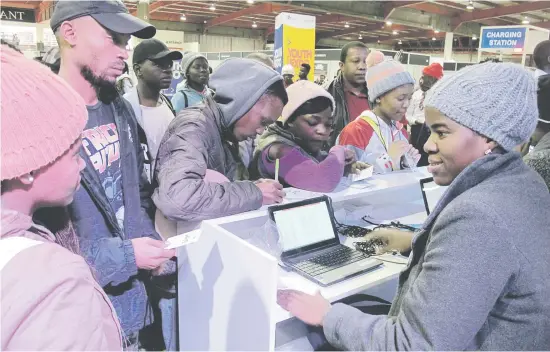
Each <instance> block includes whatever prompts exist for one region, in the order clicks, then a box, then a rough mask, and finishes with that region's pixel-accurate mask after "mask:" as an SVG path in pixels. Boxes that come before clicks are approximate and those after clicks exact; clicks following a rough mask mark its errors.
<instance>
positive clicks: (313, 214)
mask: <svg viewBox="0 0 550 352" xmlns="http://www.w3.org/2000/svg"><path fill="white" fill-rule="evenodd" d="M273 217H274V220H275V223H276V225H277V231H278V232H279V241H280V244H281V247H282V248H281V249H282V250H283V252H287V251H291V250H294V249H298V248H302V247H305V246H309V245H312V244H315V243H320V242H323V241H327V240H333V239H334V238H335V234H334V228H333V226H332V221H331V218H330V211H329V208H328V206H327V202H326V201H320V202H318V203H312V204H305V205H299V206H297V207H293V208H287V209H281V210H277V211H274V212H273Z"/></svg>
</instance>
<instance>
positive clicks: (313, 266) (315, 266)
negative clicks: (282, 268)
mask: <svg viewBox="0 0 550 352" xmlns="http://www.w3.org/2000/svg"><path fill="white" fill-rule="evenodd" d="M366 258H368V256H366V255H365V254H363V253H361V252H359V251H356V250H354V249H352V248H349V247H346V246H339V247H338V248H337V249H335V250H333V251H330V252H328V253H324V254H321V255H318V256H316V257H313V258H310V259H308V260H304V261H302V262H299V263H296V264H294V267H295V268H297V269H299V270H301V271H303V272H305V273H307V274H309V275H311V276H317V275H321V274H323V273H326V272H327V271H331V270H334V269H336V268H339V267H342V266H344V265H348V264H351V263H355V262H357V261H359V260H363V259H366Z"/></svg>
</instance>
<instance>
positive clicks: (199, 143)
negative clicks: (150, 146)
mask: <svg viewBox="0 0 550 352" xmlns="http://www.w3.org/2000/svg"><path fill="white" fill-rule="evenodd" d="M273 84H280V85H281V86H280V88H281V89H282V90H283V91H284V88H283V77H282V76H281V75H279V74H278V73H277V72H276V71H274V70H273V69H272V68H270V67H268V66H266V65H264V64H262V63H261V62H258V61H255V60H250V59H229V60H226V61H224V62H223V63H222V64H221V65H220V66H219V67H218V68H217V69H216V71H215V72H214V74H213V75H212V76H211V77H210V87H211V88H212V89H213V90H214V91H215V95H214V97H213V98H210V97H207V98H206V99H205V101H204V103H202V104H199V105H196V106H193V107H190V108H188V109H184V110H182V111H180V112H179V114H178V115H177V117H176V118H175V119H174V120H173V121H172V123H171V124H170V126H169V127H168V131H167V132H166V134H165V135H164V138H163V140H162V141H161V143H160V148H159V152H158V156H157V161H156V167H155V180H154V186H155V192H154V194H153V201H154V202H155V204H156V205H157V207H158V208H159V209H160V211H161V212H162V213H163V214H164V216H166V217H167V218H169V219H171V220H178V221H197V220H205V219H212V218H217V217H222V216H228V215H233V214H237V213H242V212H245V211H251V210H255V209H258V208H260V207H261V206H262V199H263V196H262V192H261V191H260V189H259V188H258V187H256V185H255V184H254V183H253V182H251V181H248V180H247V179H248V172H247V171H246V168H245V167H244V165H242V162H241V159H240V156H239V143H238V142H237V140H236V139H235V137H234V135H233V133H232V127H233V125H234V124H235V122H237V121H238V120H239V119H241V118H242V117H243V116H244V115H245V114H246V113H247V112H248V111H249V110H250V109H251V108H252V107H253V106H254V105H255V104H256V103H257V102H258V100H259V99H260V97H261V96H262V95H263V94H265V92H266V91H267V89H268V88H269V87H270V86H271V85H273ZM285 100H286V99H285ZM284 103H286V101H284ZM207 169H210V170H214V171H217V172H219V173H221V174H222V175H224V176H225V177H227V178H228V180H229V182H222V183H209V182H205V179H204V178H205V174H206V170H207Z"/></svg>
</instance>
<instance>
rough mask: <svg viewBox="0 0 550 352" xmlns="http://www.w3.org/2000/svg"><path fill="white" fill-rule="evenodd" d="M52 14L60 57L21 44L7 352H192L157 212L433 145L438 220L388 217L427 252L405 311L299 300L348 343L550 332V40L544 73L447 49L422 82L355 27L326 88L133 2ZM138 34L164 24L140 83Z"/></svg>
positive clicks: (212, 207)
mask: <svg viewBox="0 0 550 352" xmlns="http://www.w3.org/2000/svg"><path fill="white" fill-rule="evenodd" d="M51 27H52V29H53V31H54V33H55V35H56V38H57V41H58V43H59V50H58V52H57V53H51V55H49V56H51V57H49V56H48V55H46V56H45V57H43V58H41V62H44V63H46V64H48V65H47V66H45V65H41V64H39V63H38V62H34V61H32V60H27V59H24V58H23V56H22V55H21V54H20V53H18V52H17V51H16V50H14V49H13V48H9V47H8V46H7V45H4V44H3V45H2V50H1V61H2V77H1V79H2V86H1V89H2V106H1V108H2V139H1V143H2V145H1V149H2V165H1V166H2V232H1V242H0V244H1V245H0V253H1V255H0V270H1V271H2V287H1V290H2V307H1V314H2V315H1V317H2V332H1V336H2V340H1V349H2V350H10V349H27V350H41V349H52V350H53V349H55V350H65V349H74V350H88V349H89V350H120V349H125V350H136V349H138V348H147V349H167V350H174V349H175V348H176V331H175V328H176V323H175V319H176V318H175V317H176V315H175V299H176V297H175V290H174V287H175V283H176V263H175V258H174V256H175V252H174V250H171V249H165V244H164V240H163V238H162V237H161V236H160V235H159V232H158V231H157V229H158V224H157V227H155V225H156V224H155V219H156V218H158V216H159V214H161V215H162V217H163V218H165V219H168V220H171V221H179V222H183V223H187V224H195V225H196V224H198V223H199V222H200V221H202V220H205V219H212V218H216V217H221V216H227V215H232V214H237V213H241V212H246V211H250V210H255V209H258V208H260V207H261V206H262V205H269V204H274V203H280V202H282V200H283V198H284V195H285V193H284V187H287V186H292V187H298V188H302V189H306V190H311V191H317V192H331V191H332V190H333V189H334V188H335V187H336V185H337V184H338V182H339V181H340V179H341V178H342V177H343V176H345V175H348V174H349V173H353V172H357V171H360V170H362V169H364V168H366V167H368V166H369V165H372V166H373V167H374V168H375V171H376V172H377V173H386V172H392V171H395V170H401V169H406V168H410V167H414V166H416V165H417V164H418V163H420V164H421V165H426V164H427V165H428V170H429V171H430V172H431V173H432V174H433V175H434V179H435V181H436V183H438V184H440V185H447V186H449V191H448V192H447V193H446V194H445V196H444V197H443V199H442V200H441V201H440V203H439V205H438V206H437V208H436V210H435V211H434V213H433V214H431V215H430V217H429V218H428V220H427V221H426V223H425V224H424V225H423V227H422V230H421V231H420V232H418V233H415V234H412V233H406V232H399V233H395V232H391V231H390V232H383V231H381V232H375V233H374V234H373V235H372V236H378V237H384V238H385V240H386V242H387V243H388V248H392V249H393V248H399V249H400V251H401V252H403V253H406V252H411V250H412V253H411V257H410V258H411V260H410V263H409V265H408V266H407V268H406V270H404V271H403V272H402V273H401V276H400V280H399V282H400V285H399V289H398V292H397V296H396V299H395V301H394V303H393V304H392V306H391V309H390V310H389V311H388V314H387V315H383V316H375V315H370V314H366V313H364V312H360V311H357V310H355V309H354V308H351V307H349V306H345V305H342V304H335V305H332V306H331V304H330V303H329V302H327V301H326V300H324V298H323V297H321V296H320V295H314V296H311V295H307V294H304V293H300V292H292V291H287V292H286V293H285V294H284V295H280V296H279V298H278V299H279V303H280V304H281V306H283V307H284V308H285V309H287V310H289V311H290V312H292V313H293V314H294V315H295V316H296V317H298V318H299V319H301V320H303V321H304V322H306V323H307V324H310V325H314V326H322V328H323V330H324V335H325V336H326V338H327V340H328V342H329V343H330V344H331V345H332V346H334V347H336V348H340V349H350V350H384V349H394V348H396V349H418V350H420V349H454V350H460V349H492V350H494V349H520V348H521V349H548V348H550V334H548V331H549V329H550V326H549V325H548V324H549V323H548V319H546V317H547V316H548V314H550V306H548V304H547V303H544V302H546V300H545V297H548V294H549V293H550V279H548V276H547V275H546V271H545V269H546V268H548V267H549V264H550V262H549V259H548V257H547V256H546V255H545V253H544V252H543V251H544V249H545V248H547V247H548V246H549V245H550V238H549V237H548V236H546V235H547V232H548V229H549V228H550V219H549V218H548V214H547V211H548V209H550V193H549V192H548V185H549V184H550V182H549V181H550V174H549V170H550V167H549V165H550V137H549V136H550V133H549V132H550V127H549V126H550V113H549V110H548V99H547V97H548V92H549V88H550V79H549V77H550V76H548V74H550V61H549V59H550V41H545V42H542V43H541V44H539V45H538V46H537V48H536V49H535V54H534V56H535V61H536V64H537V67H538V70H539V71H540V72H539V71H537V75H538V77H537V80H538V84H537V81H536V80H535V78H534V77H533V75H532V74H530V73H529V72H528V71H527V70H525V69H524V68H522V67H520V66H517V65H513V64H507V63H484V64H479V65H473V66H470V67H467V68H464V69H462V70H460V71H458V72H456V73H455V74H454V75H452V76H450V77H443V70H442V67H441V66H440V65H438V64H433V65H430V66H428V67H426V68H425V69H424V70H423V75H422V78H421V79H420V82H419V87H418V89H416V90H415V88H416V87H415V85H416V82H415V80H414V79H413V77H412V76H411V74H410V73H409V72H407V70H406V69H405V67H403V65H401V64H400V63H399V62H397V61H395V60H392V59H389V58H386V57H384V55H383V54H382V53H381V52H378V51H375V50H373V51H369V50H368V48H367V47H366V46H365V44H363V43H361V42H351V43H348V44H347V45H345V46H344V47H343V48H342V51H341V57H340V70H339V73H338V75H337V77H336V78H335V79H334V81H333V82H332V83H331V84H330V85H329V87H328V89H327V90H325V89H323V88H322V87H321V86H319V85H317V84H315V83H313V82H310V81H308V80H307V76H308V74H309V73H310V70H311V67H309V66H308V65H307V64H304V65H302V67H301V68H300V74H299V77H300V80H298V81H296V82H292V77H288V76H289V75H290V70H289V69H288V68H283V72H282V75H281V74H279V73H278V72H276V71H275V70H274V65H273V62H271V60H270V59H269V57H267V56H265V55H262V54H252V55H251V56H250V57H249V58H242V59H229V60H226V61H224V62H223V63H222V64H221V65H220V66H219V67H217V68H216V70H215V71H214V72H213V73H211V72H210V71H211V68H210V66H209V63H208V60H207V59H206V58H205V57H204V56H202V55H200V54H198V53H187V54H185V55H182V54H181V53H179V52H177V51H171V50H169V49H168V48H167V46H166V45H165V44H164V43H163V42H161V41H159V40H157V39H152V37H153V36H154V35H155V32H156V29H155V28H154V27H153V26H151V25H150V24H148V23H146V22H143V21H141V20H139V19H137V18H135V17H134V16H132V15H131V14H129V12H128V10H127V9H126V7H125V6H124V5H123V4H122V3H119V2H97V3H92V2H78V1H60V2H58V3H57V5H56V7H55V10H54V13H53V15H52V19H51ZM131 35H134V36H136V37H139V38H142V39H144V40H143V41H142V42H141V43H140V44H139V45H137V46H136V48H135V49H134V52H133V67H132V71H133V72H134V74H135V76H136V78H137V84H136V85H124V86H123V87H122V88H121V87H118V88H119V89H124V91H125V94H124V96H122V95H121V94H120V93H119V90H118V89H117V87H116V82H117V78H118V77H120V76H121V75H123V74H124V73H125V71H127V70H128V68H127V65H126V63H125V61H126V60H127V59H128V51H127V49H126V46H127V43H128V41H129V39H130V37H131ZM180 59H181V60H182V70H183V72H184V74H185V80H184V81H183V82H182V83H181V84H180V85H178V87H177V90H176V94H175V95H174V96H173V97H172V99H168V98H167V97H166V96H164V95H163V94H162V92H161V91H162V90H163V89H166V88H167V87H168V86H169V85H170V83H171V80H172V63H173V61H174V60H180ZM293 73H294V72H292V74H293ZM236 87H238V88H236ZM518 92H520V94H522V97H523V98H524V99H520V100H518V99H514V98H513V97H514V96H515V95H517V94H518ZM537 96H538V99H537ZM503 102H506V103H503ZM407 125H408V126H409V128H410V131H411V132H412V135H411V137H409V130H408V128H407ZM22 136H24V138H22ZM520 150H521V151H523V153H524V154H526V156H525V161H524V160H523V159H522V155H521V154H520V153H518V152H517V151H520ZM528 152H529V153H528ZM276 160H279V162H280V170H279V179H278V180H275V179H274V178H275V177H274V176H275V173H276V172H275V161H276ZM529 166H530V167H529ZM533 169H534V170H536V171H537V172H538V174H537V173H536V172H535V171H533ZM541 176H542V177H541ZM545 181H546V183H545ZM52 185H55V187H52ZM487 257H490V258H493V259H492V260H491V261H490V262H488V261H487V260H486V258H487ZM458 263H459V264H458ZM23 272H24V273H25V275H22V273H23ZM433 282H438V283H439V284H438V285H437V287H434V285H433V284H432V283H433ZM51 326H57V328H56V329H52V328H51ZM30 337H31V338H30Z"/></svg>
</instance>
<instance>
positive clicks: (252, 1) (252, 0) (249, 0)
mask: <svg viewBox="0 0 550 352" xmlns="http://www.w3.org/2000/svg"><path fill="white" fill-rule="evenodd" d="M246 2H247V3H249V4H253V3H254V0H246Z"/></svg>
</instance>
